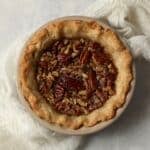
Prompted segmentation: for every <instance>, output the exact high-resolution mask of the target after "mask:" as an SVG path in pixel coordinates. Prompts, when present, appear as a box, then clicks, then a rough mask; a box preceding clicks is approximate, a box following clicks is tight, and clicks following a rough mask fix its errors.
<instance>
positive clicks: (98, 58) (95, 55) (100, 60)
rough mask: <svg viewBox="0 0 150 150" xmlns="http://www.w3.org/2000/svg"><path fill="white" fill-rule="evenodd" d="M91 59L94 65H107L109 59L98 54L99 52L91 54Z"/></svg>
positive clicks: (103, 54) (105, 55)
mask: <svg viewBox="0 0 150 150" xmlns="http://www.w3.org/2000/svg"><path fill="white" fill-rule="evenodd" d="M92 59H93V62H94V63H95V64H97V65H98V64H108V63H109V62H110V59H109V57H108V55H107V54H105V53H99V51H94V52H93V53H92Z"/></svg>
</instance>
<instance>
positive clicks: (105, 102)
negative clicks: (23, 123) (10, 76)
mask: <svg viewBox="0 0 150 150" xmlns="http://www.w3.org/2000/svg"><path fill="white" fill-rule="evenodd" d="M132 79H133V75H132V56H131V54H130V52H129V50H128V49H127V48H126V47H125V46H124V44H123V43H122V42H121V41H120V39H119V38H118V36H117V35H116V34H115V33H114V32H113V31H112V30H111V29H109V28H107V27H105V26H104V25H101V24H99V23H97V22H95V21H82V20H62V21H56V22H54V23H49V24H47V25H45V26H43V27H42V28H40V29H39V30H38V31H37V32H36V33H35V34H34V35H33V36H32V37H31V38H30V39H29V40H28V42H27V44H26V46H25V47H24V50H23V53H22V55H21V58H20V64H19V72H18V80H19V87H20V91H21V94H22V95H23V96H24V98H25V100H26V101H27V103H28V104H29V106H30V108H31V109H32V110H33V112H35V113H36V115H37V116H38V117H40V118H41V119H43V120H45V121H47V122H49V123H53V124H57V125H61V126H63V127H67V128H72V129H78V128H80V127H82V126H85V127H90V126H94V125H95V124H97V123H99V122H102V121H106V120H109V119H111V118H113V117H115V113H116V111H117V109H119V108H120V107H121V106H123V104H124V103H125V100H126V95H127V93H128V91H129V90H130V83H131V81H132Z"/></svg>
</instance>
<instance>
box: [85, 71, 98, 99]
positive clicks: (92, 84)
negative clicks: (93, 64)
mask: <svg viewBox="0 0 150 150" xmlns="http://www.w3.org/2000/svg"><path fill="white" fill-rule="evenodd" d="M96 87H97V81H96V72H95V71H93V70H92V69H90V70H89V72H88V79H87V82H86V89H87V95H88V96H87V97H90V96H91V94H92V93H93V92H94V91H95V89H96Z"/></svg>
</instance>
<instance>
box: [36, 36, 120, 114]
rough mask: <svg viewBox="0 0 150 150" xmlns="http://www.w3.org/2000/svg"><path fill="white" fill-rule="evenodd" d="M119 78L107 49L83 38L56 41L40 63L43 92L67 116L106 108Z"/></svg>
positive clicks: (44, 53)
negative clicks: (105, 104) (105, 50)
mask: <svg viewBox="0 0 150 150" xmlns="http://www.w3.org/2000/svg"><path fill="white" fill-rule="evenodd" d="M116 77H117V70H116V68H115V66H114V64H113V61H112V59H111V57H110V56H109V55H108V54H106V53H105V52H104V48H103V47H102V46H101V45H100V44H99V43H97V42H94V41H91V40H88V39H83V38H78V39H67V38H64V39H60V40H57V41H55V42H53V43H52V44H51V45H50V46H49V47H48V48H46V49H45V50H43V52H42V54H41V56H40V59H39V61H38V62H37V72H36V80H37V85H38V90H39V92H40V94H41V95H42V96H43V97H44V98H45V99H46V100H47V102H48V103H49V104H50V105H51V106H52V108H53V109H54V110H55V111H57V112H59V113H63V114H67V115H75V116H78V115H84V114H88V113H90V112H91V111H93V110H95V109H97V108H99V107H102V106H103V104H104V103H105V102H106V100H107V99H109V98H110V97H111V96H112V95H114V93H115V80H116Z"/></svg>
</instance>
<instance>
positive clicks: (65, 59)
mask: <svg viewBox="0 0 150 150" xmlns="http://www.w3.org/2000/svg"><path fill="white" fill-rule="evenodd" d="M70 58H71V57H70V55H68V54H63V53H60V54H58V56H57V59H58V61H59V62H60V63H63V64H66V63H68V62H69V60H70Z"/></svg>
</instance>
